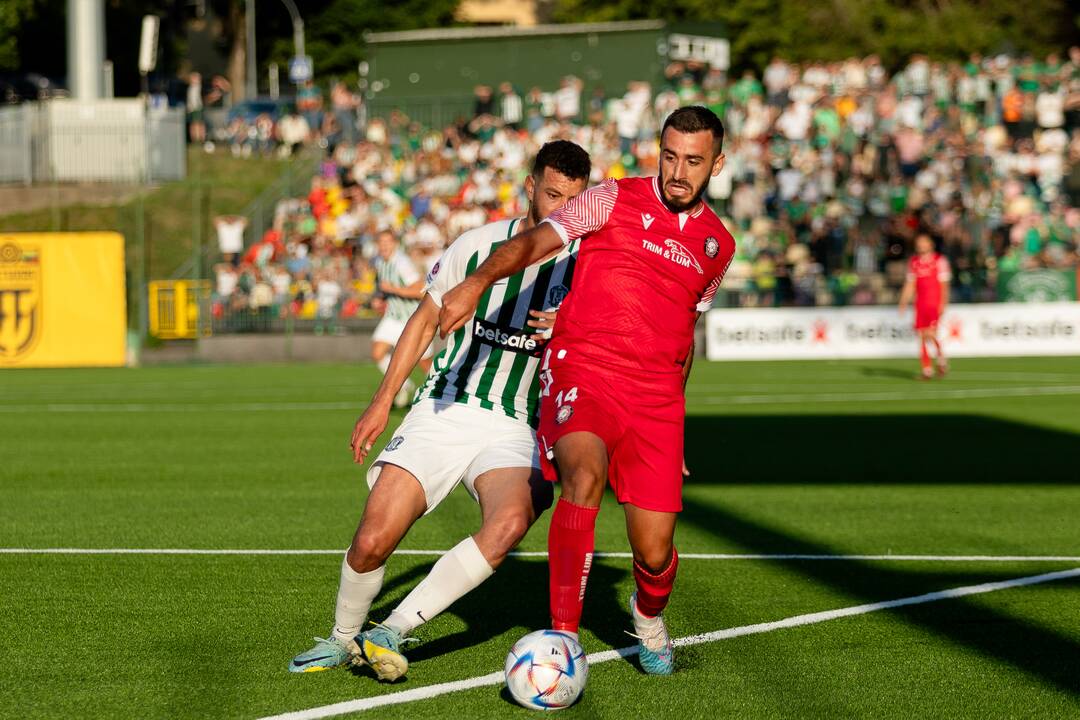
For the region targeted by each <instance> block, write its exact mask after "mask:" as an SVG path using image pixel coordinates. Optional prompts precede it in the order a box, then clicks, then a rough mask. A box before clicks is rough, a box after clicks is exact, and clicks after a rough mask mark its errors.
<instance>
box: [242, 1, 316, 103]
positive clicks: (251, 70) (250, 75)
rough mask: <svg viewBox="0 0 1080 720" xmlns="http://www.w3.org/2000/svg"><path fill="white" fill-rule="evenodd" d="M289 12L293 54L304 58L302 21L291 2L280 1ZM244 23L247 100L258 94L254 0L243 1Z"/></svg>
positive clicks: (293, 3) (294, 4)
mask: <svg viewBox="0 0 1080 720" xmlns="http://www.w3.org/2000/svg"><path fill="white" fill-rule="evenodd" d="M281 2H282V3H283V4H284V5H285V9H286V10H288V11H289V17H291V18H292V27H293V53H294V54H295V55H296V57H298V58H302V57H304V20H303V18H301V17H300V11H299V10H298V9H297V7H296V3H295V2H293V0H281ZM244 15H245V18H244V20H245V22H246V24H247V78H246V81H247V82H246V83H245V85H246V86H247V93H246V94H247V96H248V98H249V99H250V98H254V97H255V96H256V95H257V94H258V76H257V75H256V69H255V0H245V10H244Z"/></svg>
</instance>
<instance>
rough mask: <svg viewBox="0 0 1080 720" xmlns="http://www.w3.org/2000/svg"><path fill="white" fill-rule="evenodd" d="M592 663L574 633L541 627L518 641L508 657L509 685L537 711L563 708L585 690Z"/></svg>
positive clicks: (521, 701)
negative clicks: (541, 628) (569, 633)
mask: <svg viewBox="0 0 1080 720" xmlns="http://www.w3.org/2000/svg"><path fill="white" fill-rule="evenodd" d="M588 677H589V663H588V661H586V660H585V651H584V650H582V649H581V645H580V644H579V643H578V641H577V640H575V639H574V638H573V637H571V636H570V635H567V634H566V633H564V632H559V631H558V630H537V631H536V632H531V633H529V634H528V635H526V636H525V637H523V638H521V639H520V640H518V641H517V642H516V643H514V647H512V648H510V654H509V655H507V656H506V686H507V687H508V688H509V689H510V694H511V695H512V696H513V697H514V699H515V700H517V701H518V702H519V703H520V704H522V705H524V706H525V707H527V708H531V709H533V710H562V709H563V708H565V707H570V706H571V705H573V704H574V703H575V702H576V701H577V699H578V698H579V697H581V692H582V691H583V690H584V689H585V680H586V678H588Z"/></svg>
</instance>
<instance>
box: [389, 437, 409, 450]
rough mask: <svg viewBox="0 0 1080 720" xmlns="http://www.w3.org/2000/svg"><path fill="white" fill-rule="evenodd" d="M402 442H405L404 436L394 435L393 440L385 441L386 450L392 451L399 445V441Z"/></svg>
mask: <svg viewBox="0 0 1080 720" xmlns="http://www.w3.org/2000/svg"><path fill="white" fill-rule="evenodd" d="M403 442H405V438H404V437H402V436H401V435H398V436H396V437H395V438H394V439H393V440H391V441H390V442H388V443H386V452H394V451H395V450H397V449H398V448H399V447H401V443H403Z"/></svg>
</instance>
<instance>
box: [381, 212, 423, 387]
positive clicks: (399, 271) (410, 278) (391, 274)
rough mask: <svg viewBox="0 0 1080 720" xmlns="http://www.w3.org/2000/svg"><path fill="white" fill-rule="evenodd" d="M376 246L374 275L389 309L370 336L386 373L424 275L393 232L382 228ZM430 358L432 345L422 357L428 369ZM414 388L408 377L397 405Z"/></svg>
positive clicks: (418, 296) (415, 304)
mask: <svg viewBox="0 0 1080 720" xmlns="http://www.w3.org/2000/svg"><path fill="white" fill-rule="evenodd" d="M375 247H376V255H375V259H374V261H373V264H374V265H375V277H376V279H377V280H378V283H379V292H380V293H382V294H383V296H384V297H385V298H386V312H384V313H383V317H382V320H380V321H379V324H378V325H376V326H375V332H374V334H372V336H371V359H372V360H374V361H375V364H376V365H378V366H379V369H380V370H382V372H383V374H384V375H385V374H386V368H388V367H389V366H390V353H391V352H392V351H393V349H394V347H395V346H396V345H397V343H398V338H400V337H401V333H403V332H405V323H407V322H409V318H410V317H412V314H413V313H414V312H415V311H416V308H418V307H420V299H421V298H422V297H424V277H423V275H421V274H420V270H418V269H417V267H416V265H415V264H413V261H412V260H411V259H410V258H409V256H408V255H406V254H405V251H404V250H402V249H401V243H400V242H398V239H397V237H396V236H395V235H394V233H393V231H391V230H380V231H379V234H378V235H376V236H375ZM430 358H431V346H430V345H428V347H427V349H426V350H425V351H424V355H423V357H422V358H421V360H420V364H421V367H423V369H424V371H425V372H426V371H427V370H428V368H430V367H431V364H430V362H429V360H430ZM415 389H416V387H415V386H414V385H413V383H412V380H409V379H408V378H406V379H405V383H404V384H403V385H402V386H401V390H399V391H398V393H397V395H395V396H394V407H405V406H406V405H408V404H409V400H410V399H411V398H412V394H413V390H415Z"/></svg>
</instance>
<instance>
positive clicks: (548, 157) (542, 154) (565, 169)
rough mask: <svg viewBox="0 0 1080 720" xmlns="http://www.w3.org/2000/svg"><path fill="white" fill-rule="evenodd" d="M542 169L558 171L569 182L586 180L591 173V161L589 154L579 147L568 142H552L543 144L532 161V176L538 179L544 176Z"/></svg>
mask: <svg viewBox="0 0 1080 720" xmlns="http://www.w3.org/2000/svg"><path fill="white" fill-rule="evenodd" d="M544 168H551V169H552V170H558V171H559V172H560V173H562V174H563V175H565V176H566V177H568V178H570V179H571V180H581V179H582V178H584V179H586V180H588V179H589V173H590V172H592V161H591V160H589V153H587V152H585V150H584V149H582V147H581V146H580V145H577V144H576V143H572V142H570V141H569V140H552V141H551V142H549V143H544V146H543V147H542V148H540V151H539V152H538V153H536V159H535V160H533V166H532V176H533V177H534V178H540V177H543V175H544Z"/></svg>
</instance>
